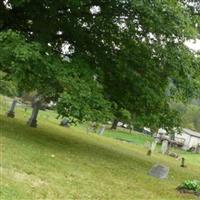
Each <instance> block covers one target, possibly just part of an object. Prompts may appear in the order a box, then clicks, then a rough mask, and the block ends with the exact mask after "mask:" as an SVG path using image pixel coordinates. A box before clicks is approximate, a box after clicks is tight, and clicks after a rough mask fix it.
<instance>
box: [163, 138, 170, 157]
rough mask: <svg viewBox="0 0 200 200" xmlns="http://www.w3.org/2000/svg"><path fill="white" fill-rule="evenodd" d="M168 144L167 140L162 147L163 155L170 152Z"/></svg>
mask: <svg viewBox="0 0 200 200" xmlns="http://www.w3.org/2000/svg"><path fill="white" fill-rule="evenodd" d="M168 143H169V142H168V141H167V140H163V142H162V146H161V152H162V154H166V153H167V152H168Z"/></svg>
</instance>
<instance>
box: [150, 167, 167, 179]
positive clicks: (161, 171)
mask: <svg viewBox="0 0 200 200" xmlns="http://www.w3.org/2000/svg"><path fill="white" fill-rule="evenodd" d="M168 173H169V167H167V166H165V165H158V164H156V165H154V166H153V167H152V168H151V169H150V171H149V175H150V176H153V177H155V178H159V179H165V178H167V177H168Z"/></svg>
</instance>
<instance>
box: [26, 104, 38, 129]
mask: <svg viewBox="0 0 200 200" xmlns="http://www.w3.org/2000/svg"><path fill="white" fill-rule="evenodd" d="M40 107H41V102H40V101H36V102H35V103H34V104H33V110H32V114H31V117H30V118H29V120H28V122H27V124H28V125H29V126H30V127H34V128H36V127H37V116H38V113H39V110H40Z"/></svg>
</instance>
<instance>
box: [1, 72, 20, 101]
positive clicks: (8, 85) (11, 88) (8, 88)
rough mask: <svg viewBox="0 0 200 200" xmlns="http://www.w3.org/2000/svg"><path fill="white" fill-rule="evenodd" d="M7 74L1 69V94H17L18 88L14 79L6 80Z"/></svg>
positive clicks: (12, 95) (11, 95)
mask: <svg viewBox="0 0 200 200" xmlns="http://www.w3.org/2000/svg"><path fill="white" fill-rule="evenodd" d="M5 77H6V74H5V73H4V72H2V71H0V94H3V95H5V96H9V97H14V96H17V94H18V93H17V88H16V85H15V83H14V82H13V81H10V80H6V78H5Z"/></svg>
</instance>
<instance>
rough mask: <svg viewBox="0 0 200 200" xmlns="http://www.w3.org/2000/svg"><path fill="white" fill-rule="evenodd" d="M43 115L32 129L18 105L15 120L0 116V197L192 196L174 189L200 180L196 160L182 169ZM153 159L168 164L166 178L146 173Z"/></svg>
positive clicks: (162, 158) (123, 199) (134, 147)
mask: <svg viewBox="0 0 200 200" xmlns="http://www.w3.org/2000/svg"><path fill="white" fill-rule="evenodd" d="M3 112H4V111H3ZM3 112H1V114H3ZM46 115H47V114H46V113H45V112H42V113H41V114H40V119H39V120H40V125H39V127H38V128H37V129H33V128H29V127H27V126H26V125H25V122H26V120H27V116H26V115H24V114H23V112H22V110H21V109H18V110H17V117H16V119H8V118H6V117H5V116H3V115H0V149H1V151H0V158H1V162H0V172H1V181H0V184H1V187H0V199H1V200H4V199H6V200H9V199H12V200H16V199H19V200H23V199H24V200H25V199H26V200H27V199H28V200H29V199H33V200H35V199H48V200H50V199H52V200H55V199H83V200H88V199H92V200H94V199H95V200H96V199H101V200H102V199H103V200H104V199H114V200H118V199H119V200H129V199H138V200H139V199H152V200H157V199H159V200H160V199H161V200H165V199H166V200H167V199H169V200H172V199H174V200H176V199H197V198H196V197H194V196H191V195H182V194H179V193H178V192H177V191H176V190H175V188H176V187H177V186H178V185H179V184H180V183H181V182H182V181H183V180H185V179H200V162H196V163H195V162H194V163H193V164H192V162H190V163H189V164H188V166H187V168H181V167H180V162H179V161H176V160H175V159H173V158H170V157H168V156H163V155H161V154H159V153H155V154H153V156H152V157H148V156H146V150H145V149H144V147H143V146H142V145H141V146H140V145H136V144H128V143H123V142H121V141H117V140H113V139H112V138H108V137H104V136H98V135H95V134H89V135H88V134H86V133H85V131H83V130H81V129H80V128H74V127H72V128H63V127H59V126H58V125H57V122H56V121H55V120H54V118H53V117H52V116H53V115H54V114H53V113H51V114H48V120H46V118H47V116H46ZM195 156H196V155H195ZM191 158H192V157H191ZM193 158H194V157H193ZM196 158H197V159H199V155H197V157H196ZM155 163H162V164H166V165H168V166H169V167H170V174H169V178H168V179H167V180H158V179H155V178H153V177H150V176H148V175H147V173H148V171H149V169H150V168H151V166H152V165H154V164H155Z"/></svg>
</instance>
